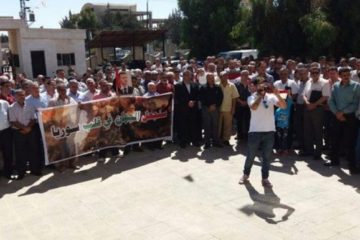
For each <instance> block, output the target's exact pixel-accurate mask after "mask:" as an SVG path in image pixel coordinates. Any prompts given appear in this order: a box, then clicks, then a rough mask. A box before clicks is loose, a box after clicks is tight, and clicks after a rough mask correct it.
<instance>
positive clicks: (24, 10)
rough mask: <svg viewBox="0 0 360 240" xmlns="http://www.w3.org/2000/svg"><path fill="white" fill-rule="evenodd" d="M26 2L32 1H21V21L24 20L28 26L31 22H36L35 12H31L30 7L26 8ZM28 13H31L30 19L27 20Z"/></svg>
mask: <svg viewBox="0 0 360 240" xmlns="http://www.w3.org/2000/svg"><path fill="white" fill-rule="evenodd" d="M26 1H30V0H20V13H19V15H20V19H21V20H23V21H24V22H25V23H26V25H27V24H28V23H29V22H30V23H33V22H35V15H34V12H33V11H31V10H30V7H27V6H26ZM27 13H29V19H28V18H27Z"/></svg>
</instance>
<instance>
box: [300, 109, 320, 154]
mask: <svg viewBox="0 0 360 240" xmlns="http://www.w3.org/2000/svg"><path fill="white" fill-rule="evenodd" d="M323 126H324V109H323V108H322V107H317V108H315V109H314V110H307V109H306V108H305V110H304V134H305V136H304V150H305V152H306V153H309V154H314V156H315V157H318V156H321V152H322V147H323ZM314 144H315V149H314V146H313V145H314Z"/></svg>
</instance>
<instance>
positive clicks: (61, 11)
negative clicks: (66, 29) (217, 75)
mask: <svg viewBox="0 0 360 240" xmlns="http://www.w3.org/2000/svg"><path fill="white" fill-rule="evenodd" d="M146 1H148V2H149V10H150V11H152V13H153V18H167V17H168V16H169V14H170V13H171V12H172V11H173V10H174V9H176V8H177V0H30V1H27V2H26V4H27V6H29V7H30V8H31V9H32V10H33V11H34V13H35V19H36V21H35V23H33V24H32V25H31V26H30V27H36V28H38V27H41V26H42V27H44V28H60V25H59V22H60V21H61V20H62V19H63V18H64V17H65V16H67V15H68V13H69V10H71V12H72V13H78V12H80V9H81V7H82V6H83V5H84V4H85V3H119V4H137V10H138V11H146ZM0 6H1V7H0V16H13V17H14V18H19V12H20V1H19V0H0Z"/></svg>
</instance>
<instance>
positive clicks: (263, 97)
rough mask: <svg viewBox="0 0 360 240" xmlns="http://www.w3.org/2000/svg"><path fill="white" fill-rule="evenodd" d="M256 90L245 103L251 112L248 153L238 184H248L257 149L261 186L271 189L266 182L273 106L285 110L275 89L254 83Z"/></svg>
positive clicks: (272, 143) (271, 139)
mask: <svg viewBox="0 0 360 240" xmlns="http://www.w3.org/2000/svg"><path fill="white" fill-rule="evenodd" d="M253 84H254V85H255V88H256V92H254V93H253V94H252V95H251V96H250V97H248V99H247V102H248V104H249V107H250V110H251V118H250V129H249V134H248V150H247V151H248V152H247V157H246V161H245V166H244V175H243V176H242V177H241V179H240V181H239V184H245V183H247V182H248V179H249V175H250V171H251V167H252V165H253V163H254V159H255V156H256V153H257V151H258V149H259V148H260V150H261V160H262V168H261V174H262V185H263V186H264V187H269V188H271V187H272V184H271V182H270V181H269V180H268V177H269V167H270V157H271V153H272V149H273V146H274V133H275V117H274V106H277V107H279V108H282V109H285V108H286V102H285V101H284V99H282V98H281V97H280V95H279V92H278V90H277V89H274V88H273V86H272V84H271V83H268V82H265V83H264V82H261V81H260V79H259V81H255V82H254V83H253Z"/></svg>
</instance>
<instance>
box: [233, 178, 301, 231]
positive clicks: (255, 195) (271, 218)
mask: <svg viewBox="0 0 360 240" xmlns="http://www.w3.org/2000/svg"><path fill="white" fill-rule="evenodd" d="M245 187H246V190H247V191H248V193H249V196H250V198H251V200H252V201H253V202H254V203H253V204H252V205H250V204H249V205H245V206H244V207H242V208H240V209H239V211H241V212H243V213H245V214H246V215H248V216H251V215H253V214H255V215H256V216H258V217H259V218H262V219H264V220H265V221H266V222H267V223H269V224H278V223H281V222H285V221H287V220H288V219H289V217H290V216H291V215H292V214H293V213H294V212H295V209H294V208H292V207H290V206H288V205H285V204H282V203H281V201H280V198H279V197H278V196H277V195H276V194H275V193H274V191H273V189H272V188H267V187H266V188H264V194H260V193H259V192H258V191H257V190H256V189H255V188H254V187H253V186H252V185H251V183H250V182H248V183H246V184H245ZM277 208H279V209H284V210H286V213H285V215H283V216H282V217H281V220H276V215H275V213H274V209H277Z"/></svg>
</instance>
